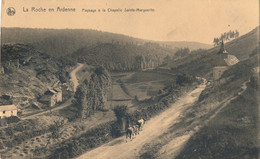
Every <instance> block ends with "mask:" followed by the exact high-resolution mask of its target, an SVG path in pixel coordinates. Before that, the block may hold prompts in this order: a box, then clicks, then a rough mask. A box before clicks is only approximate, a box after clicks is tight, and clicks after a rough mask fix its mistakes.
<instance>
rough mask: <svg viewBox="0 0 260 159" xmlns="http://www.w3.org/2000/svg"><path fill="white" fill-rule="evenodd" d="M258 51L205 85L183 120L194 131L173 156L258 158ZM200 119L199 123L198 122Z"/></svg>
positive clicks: (179, 157)
mask: <svg viewBox="0 0 260 159" xmlns="http://www.w3.org/2000/svg"><path fill="white" fill-rule="evenodd" d="M257 59H259V55H254V56H252V57H251V58H249V59H247V60H245V61H243V62H240V63H238V64H237V65H234V66H232V67H231V68H230V69H229V70H227V71H226V72H225V73H224V74H223V76H222V78H221V79H220V80H218V81H217V82H214V83H213V84H211V85H209V86H208V87H207V88H206V89H205V90H204V92H203V93H202V95H201V96H200V100H199V102H198V103H197V104H196V105H195V106H194V107H193V108H192V109H189V110H186V113H185V115H184V120H183V121H182V123H180V125H182V124H184V123H185V124H186V125H187V127H188V128H189V130H190V131H192V132H194V134H193V135H192V136H191V138H190V139H189V140H188V141H187V144H186V146H185V147H184V148H183V150H182V151H181V153H180V154H179V155H178V157H177V159H184V158H187V159H189V158H227V159H229V158H252V159H253V158H258V154H259V151H258V149H259V143H258V138H257V132H258V125H259V123H258V113H257V112H258V106H259V100H258V96H259V81H258V78H259V72H254V71H253V70H254V68H256V67H259V61H258V60H257ZM198 123H202V124H201V125H202V126H198V125H199V124H198Z"/></svg>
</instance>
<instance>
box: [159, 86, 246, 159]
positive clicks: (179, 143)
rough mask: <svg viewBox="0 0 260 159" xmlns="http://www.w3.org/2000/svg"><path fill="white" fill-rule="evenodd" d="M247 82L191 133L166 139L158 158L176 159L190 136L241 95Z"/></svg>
mask: <svg viewBox="0 0 260 159" xmlns="http://www.w3.org/2000/svg"><path fill="white" fill-rule="evenodd" d="M248 82H249V81H246V82H244V83H243V84H242V86H241V87H240V88H241V89H240V91H239V92H238V94H237V96H233V97H230V98H228V99H226V100H224V101H223V102H222V103H221V104H220V106H219V108H218V109H217V110H216V111H215V112H214V113H213V114H212V115H211V116H209V117H208V118H207V119H206V120H205V121H204V122H202V123H199V124H198V125H197V126H196V127H195V129H194V130H191V131H189V130H188V131H186V132H187V133H184V134H183V135H180V136H176V137H173V138H170V137H169V138H168V140H170V142H168V144H166V145H164V146H163V147H162V148H161V149H160V151H159V154H158V155H159V158H160V159H172V158H175V157H177V155H178V154H179V152H180V151H181V150H182V148H183V147H184V146H185V144H186V143H187V141H188V140H189V139H190V137H191V136H193V135H194V134H195V133H196V132H198V131H199V130H200V129H201V128H202V127H203V126H205V125H207V124H208V123H209V121H210V120H212V119H213V118H215V117H216V115H217V114H218V113H219V112H220V111H221V110H223V109H224V108H225V107H226V106H227V105H228V104H229V103H230V102H231V101H232V100H234V99H236V98H237V97H239V95H241V94H242V93H244V92H245V90H246V89H247V83H248ZM174 133H175V132H172V134H173V136H174Z"/></svg>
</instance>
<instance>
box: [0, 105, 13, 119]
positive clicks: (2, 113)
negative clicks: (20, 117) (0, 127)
mask: <svg viewBox="0 0 260 159" xmlns="http://www.w3.org/2000/svg"><path fill="white" fill-rule="evenodd" d="M10 116H17V108H16V106H15V105H3V106H0V119H2V118H5V117H10Z"/></svg>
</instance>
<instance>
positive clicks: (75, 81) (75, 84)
mask: <svg viewBox="0 0 260 159" xmlns="http://www.w3.org/2000/svg"><path fill="white" fill-rule="evenodd" d="M83 66H84V64H82V63H78V66H77V67H76V68H75V69H74V70H72V71H71V72H70V81H71V82H72V83H73V91H74V92H76V90H77V87H78V85H79V82H78V79H77V76H76V73H77V72H78V71H79V70H80V69H81V68H82V67H83Z"/></svg>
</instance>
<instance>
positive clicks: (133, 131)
mask: <svg viewBox="0 0 260 159" xmlns="http://www.w3.org/2000/svg"><path fill="white" fill-rule="evenodd" d="M144 122H145V120H144V119H140V120H138V121H137V123H136V124H135V125H133V126H129V127H128V128H127V130H126V142H127V138H129V139H130V140H131V141H132V139H133V138H134V136H136V135H138V134H139V132H140V131H142V129H143V125H144Z"/></svg>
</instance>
